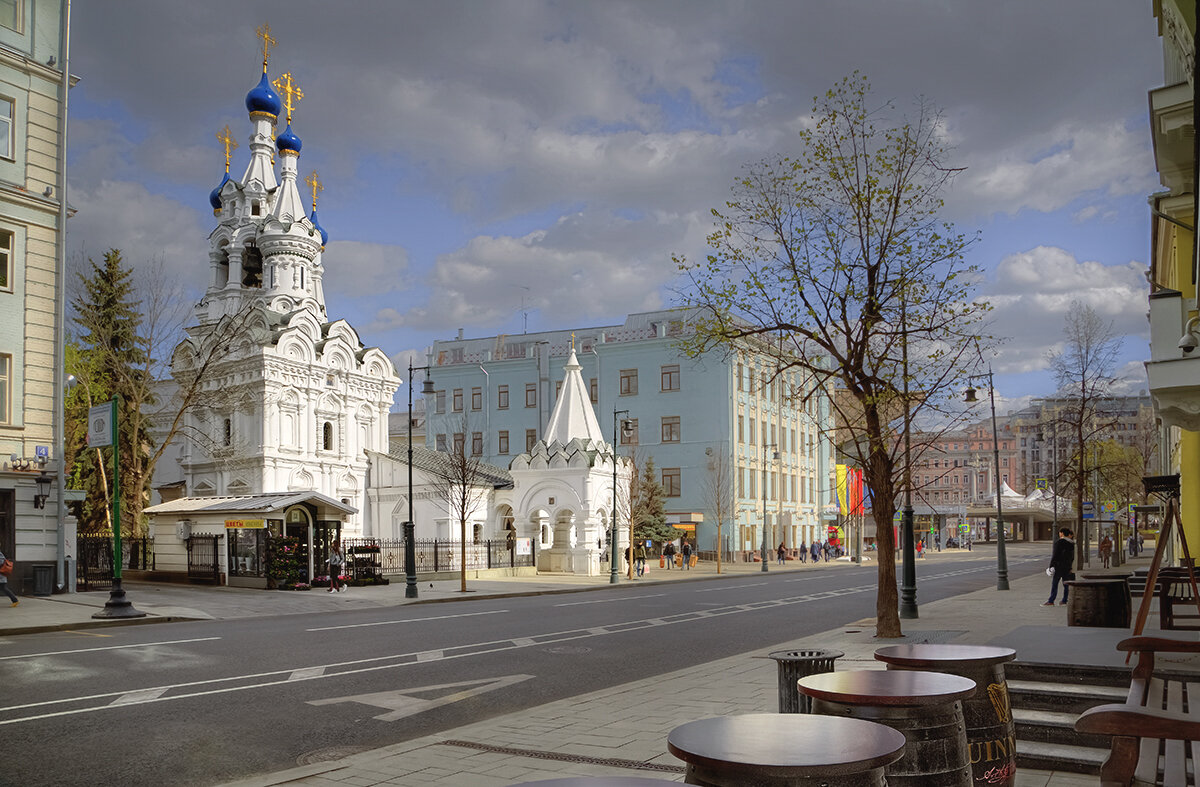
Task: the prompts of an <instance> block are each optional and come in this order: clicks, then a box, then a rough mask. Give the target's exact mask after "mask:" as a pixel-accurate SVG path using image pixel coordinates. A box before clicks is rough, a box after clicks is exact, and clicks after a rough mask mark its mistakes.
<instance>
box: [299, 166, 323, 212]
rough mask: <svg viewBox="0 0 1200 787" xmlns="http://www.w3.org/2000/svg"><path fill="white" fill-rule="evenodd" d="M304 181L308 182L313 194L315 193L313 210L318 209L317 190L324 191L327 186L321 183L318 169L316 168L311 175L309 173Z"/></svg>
mask: <svg viewBox="0 0 1200 787" xmlns="http://www.w3.org/2000/svg"><path fill="white" fill-rule="evenodd" d="M304 182H305V183H307V184H308V187H309V188H310V189H312V195H313V203H312V205H313V210H316V209H317V192H320V191H324V190H325V187H324V186H322V185H321V181H320V179H318V178H317V171H316V170H315V169H314V170H313V171H312V174H311V175H309V176H308V177H307V178H305V179H304Z"/></svg>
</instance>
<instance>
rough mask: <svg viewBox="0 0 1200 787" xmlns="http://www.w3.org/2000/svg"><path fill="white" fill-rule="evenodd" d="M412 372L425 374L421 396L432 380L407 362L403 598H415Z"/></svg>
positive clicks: (426, 368)
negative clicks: (406, 457)
mask: <svg viewBox="0 0 1200 787" xmlns="http://www.w3.org/2000/svg"><path fill="white" fill-rule="evenodd" d="M413 371H418V372H425V382H424V383H422V384H421V395H422V396H428V395H429V394H431V393H433V380H431V379H429V366H418V367H416V368H415V369H414V367H413V365H412V359H411V358H410V359H409V361H408V521H407V522H405V523H404V597H405V598H416V597H417V545H416V541H415V538H416V530H417V527H416V524H415V523H414V521H413V442H412V421H413V418H412V396H413V385H412V381H413ZM425 412H426V417H425V423H426V424H427V425H428V423H429V417H428V412H429V407H428V404H426V408H425Z"/></svg>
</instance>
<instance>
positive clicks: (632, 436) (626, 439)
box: [621, 418, 638, 445]
mask: <svg viewBox="0 0 1200 787" xmlns="http://www.w3.org/2000/svg"><path fill="white" fill-rule="evenodd" d="M625 423H627V424H628V425H629V428H628V429H622V430H621V445H637V444H638V419H636V418H626V419H625Z"/></svg>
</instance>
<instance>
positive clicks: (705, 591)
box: [692, 582, 767, 593]
mask: <svg viewBox="0 0 1200 787" xmlns="http://www.w3.org/2000/svg"><path fill="white" fill-rule="evenodd" d="M765 584H767V583H766V582H755V583H754V584H752V585H730V586H729V587H720V588H705V589H704V590H693V591H692V592H693V593H715V592H716V591H718V590H738V589H739V588H756V587H759V586H760V585H765Z"/></svg>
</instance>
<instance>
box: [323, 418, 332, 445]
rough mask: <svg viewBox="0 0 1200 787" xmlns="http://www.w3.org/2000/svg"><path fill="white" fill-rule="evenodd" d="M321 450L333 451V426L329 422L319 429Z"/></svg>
mask: <svg viewBox="0 0 1200 787" xmlns="http://www.w3.org/2000/svg"><path fill="white" fill-rule="evenodd" d="M321 448H323V449H324V450H326V451H332V450H333V424H332V423H330V422H329V421H326V422H325V425H324V426H322V427H321Z"/></svg>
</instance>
